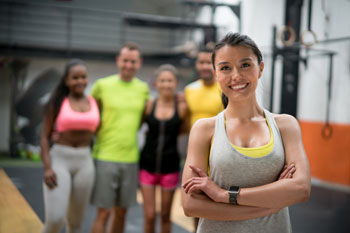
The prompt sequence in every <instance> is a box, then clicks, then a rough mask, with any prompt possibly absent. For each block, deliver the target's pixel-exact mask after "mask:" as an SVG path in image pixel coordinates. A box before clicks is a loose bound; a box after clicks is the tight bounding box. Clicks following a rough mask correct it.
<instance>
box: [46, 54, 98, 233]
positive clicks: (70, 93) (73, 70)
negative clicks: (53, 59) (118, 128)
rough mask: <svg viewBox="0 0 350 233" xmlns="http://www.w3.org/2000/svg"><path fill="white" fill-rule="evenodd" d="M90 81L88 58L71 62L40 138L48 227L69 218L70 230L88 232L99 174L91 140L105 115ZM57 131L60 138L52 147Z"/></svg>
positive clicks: (51, 228)
mask: <svg viewBox="0 0 350 233" xmlns="http://www.w3.org/2000/svg"><path fill="white" fill-rule="evenodd" d="M87 83H88V79H87V73H86V67H85V65H84V63H83V62H82V61H81V60H72V61H70V62H68V63H67V64H66V67H65V71H64V74H63V76H62V79H61V80H60V82H59V84H58V86H57V87H56V89H55V91H54V92H53V93H52V96H51V98H50V100H49V102H48V104H47V106H46V112H45V116H44V122H43V128H42V133H41V140H40V146H41V159H42V162H43V165H44V184H43V189H44V204H45V226H44V229H43V232H45V233H46V232H50V233H53V232H60V231H61V228H62V226H63V223H64V220H66V225H67V232H71V233H72V232H76V233H77V232H82V228H81V227H82V221H83V218H84V213H85V209H86V207H87V205H88V201H89V198H90V193H91V189H92V186H93V182H94V176H95V174H94V165H93V161H92V158H91V154H90V144H91V140H92V136H93V135H94V132H95V131H96V129H97V127H98V125H99V121H100V117H99V110H98V106H97V104H96V102H95V100H94V99H93V98H92V97H90V96H85V94H84V90H85V88H86V86H87ZM54 131H56V132H57V133H55V134H56V135H55V137H56V139H55V142H54V144H53V146H52V147H51V149H50V139H51V137H52V133H53V132H54Z"/></svg>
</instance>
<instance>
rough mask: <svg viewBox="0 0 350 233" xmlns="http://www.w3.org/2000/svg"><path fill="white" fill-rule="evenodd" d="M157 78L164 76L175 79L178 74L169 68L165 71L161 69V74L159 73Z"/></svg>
mask: <svg viewBox="0 0 350 233" xmlns="http://www.w3.org/2000/svg"><path fill="white" fill-rule="evenodd" d="M157 78H159V79H160V78H161V79H163V78H174V79H176V76H175V75H174V74H173V72H171V71H168V70H163V71H161V72H160V73H159V74H158V76H157Z"/></svg>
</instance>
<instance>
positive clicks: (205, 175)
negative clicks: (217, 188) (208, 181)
mask: <svg viewBox="0 0 350 233" xmlns="http://www.w3.org/2000/svg"><path fill="white" fill-rule="evenodd" d="M190 168H191V169H192V170H193V171H194V172H195V173H197V174H198V175H199V176H200V177H207V174H206V173H205V172H204V171H202V170H201V169H200V168H197V167H194V166H192V165H190Z"/></svg>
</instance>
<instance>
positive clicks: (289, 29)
mask: <svg viewBox="0 0 350 233" xmlns="http://www.w3.org/2000/svg"><path fill="white" fill-rule="evenodd" d="M285 32H289V35H290V36H289V38H288V40H285V39H284V33H285ZM278 34H279V39H280V40H281V42H282V44H283V45H284V46H286V47H290V46H292V45H293V44H294V42H295V39H296V34H295V30H294V29H293V28H292V27H291V26H283V27H282V28H281V29H280V30H279V33H278Z"/></svg>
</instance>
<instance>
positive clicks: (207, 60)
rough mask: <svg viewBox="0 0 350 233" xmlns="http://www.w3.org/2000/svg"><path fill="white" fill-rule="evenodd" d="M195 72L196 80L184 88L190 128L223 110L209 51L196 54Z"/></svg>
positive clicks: (205, 50) (204, 50)
mask: <svg viewBox="0 0 350 233" xmlns="http://www.w3.org/2000/svg"><path fill="white" fill-rule="evenodd" d="M196 70H197V73H198V80H197V81H194V82H192V83H190V84H188V85H187V86H186V87H185V97H186V101H187V104H188V108H189V111H190V121H191V127H192V125H193V124H194V122H196V121H197V120H198V119H200V118H204V117H212V116H216V115H217V114H218V113H219V112H221V111H222V110H223V109H224V108H223V105H222V103H221V89H220V87H219V85H218V83H217V82H216V80H215V78H214V75H213V66H212V63H211V50H209V49H202V50H201V51H200V52H199V53H198V56H197V60H196Z"/></svg>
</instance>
